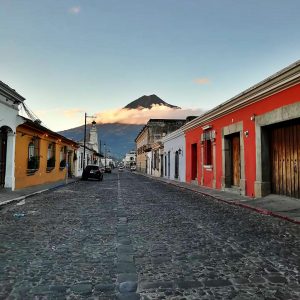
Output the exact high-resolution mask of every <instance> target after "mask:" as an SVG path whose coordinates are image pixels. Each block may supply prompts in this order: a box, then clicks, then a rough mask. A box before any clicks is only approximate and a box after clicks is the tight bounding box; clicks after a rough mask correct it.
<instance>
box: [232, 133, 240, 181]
mask: <svg viewBox="0 0 300 300" xmlns="http://www.w3.org/2000/svg"><path fill="white" fill-rule="evenodd" d="M231 145H232V160H231V161H232V182H231V183H232V185H233V186H240V178H241V147H240V134H235V135H233V136H232V140H231Z"/></svg>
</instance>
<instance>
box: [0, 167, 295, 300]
mask: <svg viewBox="0 0 300 300" xmlns="http://www.w3.org/2000/svg"><path fill="white" fill-rule="evenodd" d="M0 240H1V243H0V269H1V270H3V271H2V272H0V299H100V300H108V299H111V300H115V299H121V300H125V299H127V300H130V299H142V300H156V299H170V300H184V299H185V300H194V299H235V300H238V299H255V300H256V299H258V300H260V299H269V300H271V299H274V300H275V299H282V300H285V299H295V300H296V299H300V232H299V226H298V225H296V224H293V223H290V222H285V221H283V220H280V219H276V218H270V217H269V216H268V215H261V214H257V213H254V212H253V211H250V210H245V209H242V208H240V207H235V206H229V205H226V204H224V203H222V202H220V201H216V200H214V199H213V198H211V197H210V196H205V195H201V194H199V193H195V192H193V191H189V190H186V189H182V188H180V187H176V186H173V185H170V184H166V183H164V182H161V181H154V180H152V179H150V178H147V177H144V176H139V175H134V174H131V173H129V172H124V173H120V174H116V173H112V174H105V177H104V181H103V182H98V181H88V182H82V181H80V182H76V183H75V184H70V185H68V186H65V187H62V188H60V189H55V190H52V191H48V192H45V193H42V194H38V195H35V196H33V197H30V198H28V199H26V201H25V203H24V202H22V203H21V202H20V203H19V205H17V204H15V203H12V204H9V205H6V206H3V207H2V209H1V210H0Z"/></svg>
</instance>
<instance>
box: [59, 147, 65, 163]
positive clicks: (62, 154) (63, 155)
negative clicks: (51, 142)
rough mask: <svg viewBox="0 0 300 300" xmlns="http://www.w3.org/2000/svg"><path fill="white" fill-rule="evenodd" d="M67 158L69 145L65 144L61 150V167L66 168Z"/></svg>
mask: <svg viewBox="0 0 300 300" xmlns="http://www.w3.org/2000/svg"><path fill="white" fill-rule="evenodd" d="M66 158H67V147H66V146H63V147H61V148H60V152H59V167H60V168H65V166H66V163H67V162H66Z"/></svg>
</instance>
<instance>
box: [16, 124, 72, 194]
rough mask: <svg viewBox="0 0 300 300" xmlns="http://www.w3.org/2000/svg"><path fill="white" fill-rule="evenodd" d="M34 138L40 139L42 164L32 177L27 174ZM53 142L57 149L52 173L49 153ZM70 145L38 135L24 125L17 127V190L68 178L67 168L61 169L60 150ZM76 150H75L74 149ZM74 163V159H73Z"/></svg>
mask: <svg viewBox="0 0 300 300" xmlns="http://www.w3.org/2000/svg"><path fill="white" fill-rule="evenodd" d="M33 136H38V137H39V138H40V164H39V169H38V170H37V171H36V172H35V173H34V174H32V175H28V174H27V166H28V145H29V143H30V141H31V139H32V137H33ZM51 142H55V143H56V147H55V160H56V163H55V167H54V169H53V170H51V172H47V171H46V170H47V151H48V145H49V143H51ZM63 146H68V147H70V145H68V144H66V143H64V142H61V141H58V140H56V139H54V138H51V137H46V136H45V135H44V134H37V133H36V132H33V131H31V130H28V129H27V128H23V127H22V125H21V126H19V127H17V132H16V152H15V185H16V189H20V188H24V187H29V186H33V185H38V184H43V183H48V182H55V181H59V180H63V179H65V177H66V168H63V169H60V167H59V164H60V148H61V147H63ZM73 149H74V150H75V148H73ZM71 161H72V162H73V157H72V158H71Z"/></svg>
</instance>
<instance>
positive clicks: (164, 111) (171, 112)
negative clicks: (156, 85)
mask: <svg viewBox="0 0 300 300" xmlns="http://www.w3.org/2000/svg"><path fill="white" fill-rule="evenodd" d="M203 112H204V111H203V110H202V109H191V108H183V109H173V108H170V107H166V106H162V105H153V106H152V108H151V109H148V108H143V109H124V108H123V109H113V110H108V111H103V112H99V113H96V114H95V115H96V116H97V118H96V122H97V123H122V124H146V123H147V122H148V120H149V119H151V118H152V119H185V118H186V117H187V116H199V115H201V114H203Z"/></svg>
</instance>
